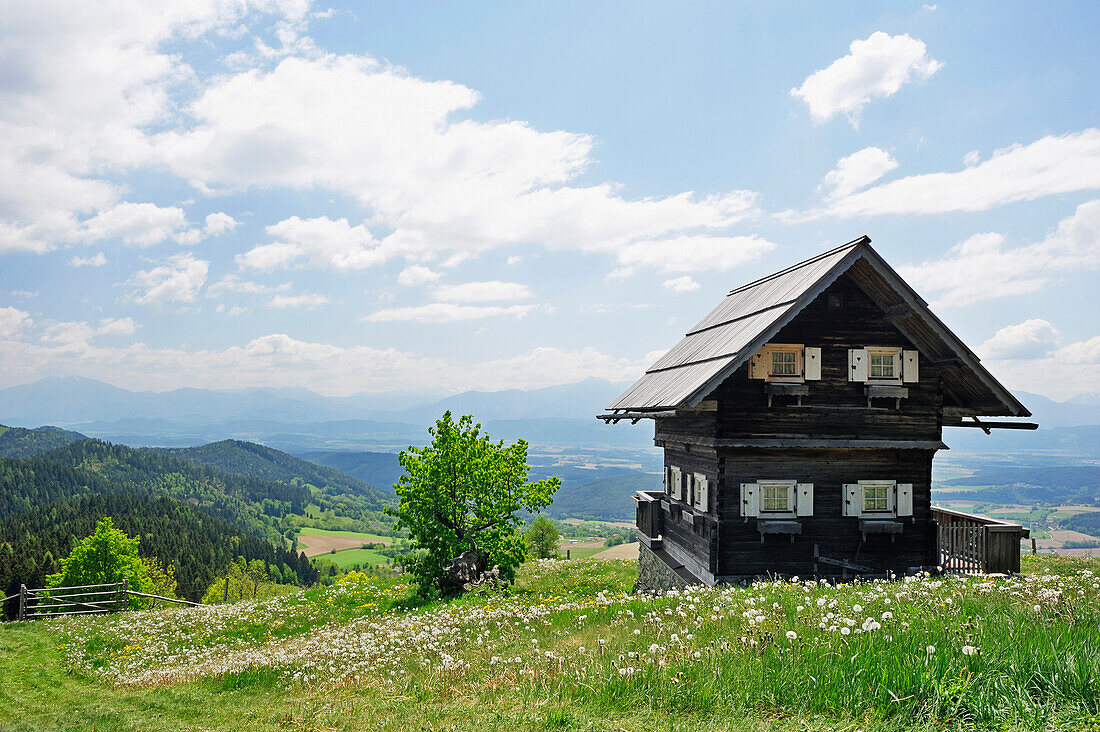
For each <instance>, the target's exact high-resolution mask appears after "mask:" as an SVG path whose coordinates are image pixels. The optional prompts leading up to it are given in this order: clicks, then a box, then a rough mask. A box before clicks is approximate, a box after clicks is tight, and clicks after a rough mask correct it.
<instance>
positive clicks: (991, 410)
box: [608, 236, 1030, 418]
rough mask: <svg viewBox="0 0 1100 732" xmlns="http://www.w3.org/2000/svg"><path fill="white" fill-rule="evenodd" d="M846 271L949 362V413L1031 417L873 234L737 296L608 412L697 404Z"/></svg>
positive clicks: (911, 335) (937, 357) (930, 351)
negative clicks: (890, 262) (876, 246)
mask: <svg viewBox="0 0 1100 732" xmlns="http://www.w3.org/2000/svg"><path fill="white" fill-rule="evenodd" d="M845 273H847V274H848V275H849V276H850V277H851V278H852V279H853V280H854V281H855V282H856V283H857V284H858V285H859V286H860V287H861V288H862V289H863V290H864V291H865V292H866V293H867V294H868V296H869V297H871V299H872V300H874V301H875V302H876V303H877V304H878V305H879V307H881V308H882V309H883V311H884V312H886V313H887V314H888V318H889V319H890V321H891V322H892V323H893V325H894V326H895V327H896V328H897V329H898V330H899V331H901V332H902V334H903V335H905V336H906V338H908V339H909V340H910V341H911V342H912V343H913V345H915V346H916V347H917V348H918V350H919V351H920V352H921V354H922V356H923V357H924V358H926V359H931V360H933V361H935V362H937V363H942V364H945V368H944V369H943V379H944V393H945V412H947V411H948V410H949V409H954V410H956V411H957V414H954V415H952V416H957V417H960V418H961V417H962V416H974V415H984V416H1014V417H1026V416H1030V412H1028V411H1027V409H1026V408H1025V407H1024V406H1023V405H1022V404H1021V403H1020V402H1019V401H1017V400H1016V398H1015V397H1013V396H1012V394H1011V393H1010V392H1009V391H1008V390H1007V389H1006V388H1005V387H1004V386H1002V385H1001V384H1000V383H998V382H997V380H996V379H994V378H993V376H992V375H991V374H990V373H989V372H988V371H987V370H986V369H985V368H984V367H983V366H982V365H981V363H980V360H979V359H978V357H977V356H976V355H974V353H973V352H972V351H971V350H970V349H969V348H967V347H966V345H965V344H964V343H963V342H962V341H961V340H959V338H958V337H957V336H956V335H955V334H954V333H952V332H951V331H950V330H948V328H947V327H946V326H945V325H944V324H943V323H942V322H941V321H940V320H939V318H937V317H936V316H935V315H934V314H933V313H932V311H931V310H929V308H928V303H926V302H925V301H924V300H923V299H921V297H920V296H919V295H917V293H916V292H914V291H913V289H912V288H911V287H909V285H908V284H907V283H906V282H905V281H904V280H902V278H901V277H900V276H899V275H898V274H897V272H895V271H894V270H893V269H892V268H891V267H890V265H888V264H887V263H886V261H885V260H883V259H882V257H881V256H879V254H878V253H877V252H876V251H875V250H874V249H873V248H872V247H871V240H870V239H869V238H867V237H866V236H864V237H860V238H859V239H856V240H854V241H851V242H848V243H847V244H845V245H843V246H840V247H837V248H835V249H832V250H830V251H827V252H825V253H823V254H819V255H818V256H816V257H812V258H810V259H807V260H806V261H804V262H799V263H798V264H796V265H794V266H791V267H788V268H787V269H784V270H782V271H780V272H776V273H775V274H772V275H769V276H767V277H764V278H761V279H759V280H756V281H755V282H750V283H749V284H747V285H744V286H742V287H739V288H737V289H735V290H733V291H732V292H730V293H729V295H728V296H726V298H725V299H724V300H723V301H722V302H720V303H719V304H718V306H717V307H715V308H714V309H713V310H712V311H711V312H710V313H709V314H708V315H707V316H706V317H704V318H703V319H702V320H701V321H699V323H697V324H696V325H695V327H693V328H692V329H691V330H689V331H688V332H687V334H686V335H685V336H684V338H683V339H682V340H681V341H680V342H679V343H677V344H676V345H675V346H673V347H672V349H670V350H669V351H668V352H667V353H666V354H665V355H664V356H662V357H661V358H660V359H658V360H657V362H656V363H654V364H653V365H652V366H650V367H649V368H648V369H646V372H645V374H644V375H643V376H642V378H640V379H639V380H638V381H637V382H635V383H634V385H633V386H631V387H630V388H629V389H627V390H626V391H625V392H624V393H623V394H622V395H621V396H620V397H619V398H618V399H616V400H615V402H614V403H612V404H611V405H610V406H609V407H608V409H609V410H610V411H611V412H632V413H645V412H658V411H667V410H670V409H678V408H680V409H683V408H687V407H693V406H696V405H697V404H698V403H699V402H701V401H702V400H703V399H705V398H706V397H707V395H708V394H710V393H711V392H712V391H714V389H715V388H716V387H717V386H718V385H719V384H721V383H722V382H723V381H724V380H725V379H726V378H727V377H728V376H729V375H730V374H732V373H733V372H734V371H736V370H737V368H738V367H740V366H741V365H742V364H743V363H745V361H747V360H748V359H749V358H750V357H751V356H752V355H753V354H754V353H756V352H757V351H758V350H760V348H761V347H762V346H763V345H764V344H766V343H768V341H769V340H770V339H771V338H772V337H773V336H774V335H775V334H776V333H777V332H778V331H779V330H780V328H782V327H783V326H785V325H786V324H787V323H789V322H790V321H791V320H793V319H794V317H795V316H796V315H798V313H799V312H801V310H802V309H803V308H804V307H806V306H807V305H808V304H809V303H810V302H812V301H813V300H814V298H816V297H817V296H818V295H820V294H821V293H822V292H823V291H824V290H825V289H826V288H827V287H828V286H829V285H831V284H832V283H833V282H834V281H836V279H837V278H838V277H840V276H841V275H843V274H845ZM946 405H950V406H946Z"/></svg>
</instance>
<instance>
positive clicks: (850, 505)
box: [841, 483, 863, 516]
mask: <svg viewBox="0 0 1100 732" xmlns="http://www.w3.org/2000/svg"><path fill="white" fill-rule="evenodd" d="M862 500H863V492H862V491H861V490H860V489H859V483H845V484H844V505H842V506H841V508H842V509H844V510H843V513H844V515H845V516H858V515H859V514H860V513H861V512H862V510H863V506H862V504H861V502H862Z"/></svg>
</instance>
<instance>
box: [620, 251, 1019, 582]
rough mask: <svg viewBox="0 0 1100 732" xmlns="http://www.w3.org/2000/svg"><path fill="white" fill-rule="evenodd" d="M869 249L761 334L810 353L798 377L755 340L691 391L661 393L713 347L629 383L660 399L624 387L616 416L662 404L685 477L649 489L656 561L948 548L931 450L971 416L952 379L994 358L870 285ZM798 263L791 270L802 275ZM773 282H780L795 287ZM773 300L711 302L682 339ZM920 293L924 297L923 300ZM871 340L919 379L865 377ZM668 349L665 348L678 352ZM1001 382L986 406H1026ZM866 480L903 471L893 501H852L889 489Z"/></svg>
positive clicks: (698, 573)
mask: <svg viewBox="0 0 1100 732" xmlns="http://www.w3.org/2000/svg"><path fill="white" fill-rule="evenodd" d="M856 244H857V245H862V246H866V244H865V242H862V241H861V242H857V243H856ZM857 248H858V246H857ZM867 249H869V247H867ZM857 254H858V252H857ZM874 256H875V257H877V255H874ZM809 261H810V262H813V261H814V260H809ZM867 262H868V260H866V259H863V258H859V257H858V256H857V257H849V260H848V261H842V262H840V264H839V265H838V271H836V272H834V273H833V274H832V276H829V277H827V278H826V277H822V281H821V283H820V286H818V287H817V288H816V291H815V290H812V289H811V287H810V286H806V290H807V291H808V295H807V296H805V297H804V303H803V304H801V305H800V306H799V307H798V308H797V309H796V310H792V312H791V314H790V316H789V317H786V318H785V319H783V320H781V321H779V322H778V323H776V325H775V326H774V327H772V330H771V332H768V333H765V334H764V336H763V338H766V340H763V339H761V340H758V341H757V342H755V343H753V344H752V345H751V352H752V353H755V354H757V357H763V356H761V354H764V355H767V354H769V353H770V352H769V351H768V350H767V349H769V348H790V349H792V350H794V351H796V352H798V353H800V354H801V356H800V358H802V359H804V360H807V363H802V362H800V363H802V365H801V369H802V370H801V373H800V374H799V377H798V378H794V377H792V378H790V379H785V378H781V379H772V378H770V377H769V378H762V377H761V374H760V372H759V371H754V370H753V366H752V363H751V361H750V360H748V359H747V357H746V355H745V354H746V353H748V351H747V350H742V351H741V352H740V354H739V355H738V358H739V359H740V360H739V361H736V360H732V359H731V361H730V363H731V368H730V369H729V370H728V373H725V374H723V375H722V376H721V378H720V380H712V382H711V383H709V385H708V386H707V388H706V390H705V391H697V392H696V396H695V397H693V398H692V399H691V400H690V401H684V400H681V403H678V404H677V403H674V402H673V403H669V404H667V405H661V404H660V402H659V400H660V399H661V398H662V396H661V392H660V391H659V390H660V389H664V390H668V389H669V387H668V386H667V384H669V383H670V379H669V372H670V371H672V370H673V369H676V368H699V367H700V366H699V365H700V364H702V365H703V366H704V367H705V363H706V361H707V357H706V354H705V353H701V354H699V355H698V356H697V357H696V359H695V360H694V361H692V362H685V364H684V366H681V365H679V364H675V365H672V366H665V367H662V368H655V369H653V371H652V372H647V377H645V378H643V380H642V381H640V382H639V383H638V384H636V385H635V386H634V387H632V391H631V392H627V394H628V395H632V396H631V398H633V399H638V400H641V399H648V401H647V402H645V406H644V407H639V408H638V409H639V411H634V412H631V411H629V406H630V405H629V404H628V403H624V402H622V400H620V402H619V403H617V404H616V405H615V407H618V408H621V409H622V411H620V412H617V413H613V414H610V415H604V417H605V418H612V419H615V418H628V417H629V418H638V417H649V418H652V419H654V422H655V443H656V444H657V445H658V446H660V447H662V448H663V449H664V454H665V467H666V471H665V475H666V483H668V482H670V481H677V480H678V481H679V482H678V483H677V485H678V486H679V490H676V489H674V488H673V487H672V486H671V485H666V490H665V492H664V493H649V494H647V496H645V500H644V501H640V502H638V506H639V517H640V518H639V527H643V526H644V530H641V529H640V530H639V538H640V539H641V541H642V542H643V544H644V545H645V547H646V548H645V549H643V563H644V562H647V561H648V562H664V563H665V564H667V565H668V566H669V567H670V568H671V569H672V570H674V573H679V575H680V576H683V577H685V578H687V579H686V580H685V581H697V582H703V583H706V584H714V583H716V582H724V581H741V580H747V579H751V578H755V577H761V576H769V575H786V576H792V575H798V576H803V577H811V576H819V577H849V576H853V575H861V576H888V575H890V574H896V575H902V574H905V573H907V572H912V571H918V570H921V569H932V568H935V567H937V566H939V565H940V564H941V563H942V554H941V546H940V541H941V535H940V533H939V529H938V525H937V522H936V520H935V517H934V515H933V507H932V502H931V479H932V460H933V458H934V457H935V454H936V452H937V450H939V449H943V448H944V447H945V446H944V445H943V443H942V442H941V436H942V427H943V425H944V424H956V423H957V422H958V420H959V419H960V416H959V415H960V414H963V413H965V412H966V409H967V404H966V403H965V402H966V400H965V399H960V398H959V394H960V392H961V389H960V388H958V387H956V388H954V389H953V388H952V386H951V384H952V383H955V382H957V383H961V384H966V385H968V388H973V389H975V390H980V389H981V388H984V386H983V384H984V382H983V381H981V380H983V379H987V380H991V378H992V377H988V374H987V373H986V372H985V371H984V369H980V367H979V369H980V372H976V373H973V374H962V375H960V374H959V373H958V371H959V370H960V365H959V362H960V359H959V358H958V357H955V358H945V357H944V356H943V354H944V352H945V351H947V350H949V349H948V347H947V346H941V345H939V344H938V343H937V344H935V346H934V347H933V346H932V345H930V343H929V341H927V340H926V339H924V337H923V335H922V334H923V331H918V329H915V328H914V327H913V326H912V323H913V322H914V320H916V319H917V316H923V315H924V314H923V313H920V312H915V310H914V308H909V309H907V310H902V309H900V308H897V307H896V306H888V305H885V304H884V297H883V295H882V292H885V291H888V290H889V288H887V287H885V286H884V285H882V284H881V283H877V282H876V284H875V286H874V287H871V286H869V285H868V281H869V279H868V278H869V275H868V272H869V271H870V270H871V265H869V264H868V263H867ZM797 267H798V266H796V267H795V268H791V269H790V270H785V271H784V272H782V273H779V274H778V275H776V277H787V278H788V279H789V278H790V277H791V275H790V273H791V272H794V271H795V270H796V269H797ZM796 274H797V273H796ZM759 282H760V283H763V286H764V287H769V286H770V287H771V288H772V289H773V290H779V289H781V288H782V286H784V284H783V283H782V282H779V283H778V284H771V283H769V282H768V280H767V279H765V280H761V281H759ZM757 284H758V283H753V284H752V285H750V286H748V287H754V286H757ZM815 284H816V283H815ZM788 287H789V286H788ZM796 294H797V293H796ZM810 295H812V297H810ZM735 296H738V297H742V298H743V299H748V298H747V297H746V296H745V295H744V294H743V291H737V290H735V291H734V292H733V293H731V296H730V297H731V298H732V297H735ZM759 299H760V298H757V302H754V306H756V307H763V308H764V309H763V310H757V311H753V312H747V313H737V312H733V313H732V314H727V313H722V314H723V316H725V317H727V318H728V319H727V320H726V321H725V322H723V323H720V324H718V325H710V322H713V321H714V320H715V318H714V315H713V314H712V315H711V316H708V318H709V319H710V320H709V321H708V320H707V319H704V321H702V324H701V325H702V327H699V326H697V330H695V331H693V332H691V333H689V334H688V336H686V337H685V341H683V342H682V343H681V344H680V345H678V347H677V348H678V349H681V350H684V351H691V350H696V351H697V350H698V349H699V348H700V347H699V346H698V345H697V344H698V343H699V342H700V341H702V340H703V339H706V338H708V337H709V338H710V340H711V341H716V340H717V339H716V338H715V337H714V336H713V334H711V335H708V333H707V331H708V329H710V328H721V327H726V326H730V331H731V333H732V335H731V336H730V338H732V337H735V336H738V335H739V334H738V333H737V332H736V331H734V328H736V327H738V325H739V321H745V320H748V319H750V318H758V317H759V313H760V312H765V311H766V310H767V309H768V308H769V307H771V308H774V307H777V306H775V305H769V304H768V303H766V302H765V303H763V305H762V306H761V305H760V303H759V302H758V301H759ZM792 302H793V300H792ZM785 304H786V303H785V302H781V303H780V305H785ZM918 304H919V305H920V306H922V307H923V301H920V302H919V303H918ZM720 307H721V306H720ZM715 312H719V309H716V311H715ZM927 315H928V316H929V317H931V318H932V319H933V320H934V316H931V314H930V313H928V314H927ZM922 322H924V321H922ZM933 324H934V325H936V324H938V321H934V323H933ZM899 325H902V327H904V329H905V332H903V330H902V328H900V327H899ZM915 332H916V333H918V335H920V337H919V338H917V339H916V341H917V342H915V341H914V339H913V338H910V337H909V335H912V334H914V333H915ZM907 333H908V334H909V335H907ZM773 344H774V345H773ZM779 344H782V345H779ZM704 345H705V343H704ZM948 346H950V347H951V350H953V352H963V351H965V347H964V346H961V344H954V345H953V344H950V343H948ZM869 347H870V348H884V349H890V348H893V349H898V354H899V357H900V353H905V354H906V358H907V359H909V361H908V362H907V365H906V368H907V369H908V368H912V369H913V370H912V371H907V372H906V375H905V379H904V383H902V378H901V374H900V373H899V374H897V379H896V380H894V381H890V382H889V385H887V382H886V381H885V380H879V382H878V383H874V381H873V380H871V381H868V380H867V379H866V378H864V379H862V380H861V379H858V378H855V379H854V378H853V373H852V369H854V368H856V367H855V366H853V361H852V358H853V356H852V355H851V354H860V353H862V354H863V356H866V355H867V353H868V351H866V349H867V348H869ZM758 348H759V350H758ZM798 349H802V350H801V351H799V350H798ZM675 350H676V349H674V351H675ZM930 351H935V353H932V354H931V355H930V354H929V352H930ZM811 354H812V357H813V359H815V364H814V369H813V370H814V373H813V376H812V377H811V376H810V371H809V366H808V359H810V358H811ZM965 354H969V351H965ZM720 357H722V356H713V357H710V360H712V361H713V360H715V359H716V358H720ZM967 357H968V358H969V357H972V354H969V355H968V356H967ZM669 361H670V359H669V358H668V357H667V356H666V357H665V363H668V362H669ZM685 361H686V360H685ZM863 367H864V368H866V365H864V366H863ZM952 369H954V371H952V372H951V373H950V374H949V373H948V371H950V370H952ZM818 370H819V372H820V373H817V372H818ZM685 373H686V371H685ZM911 377H912V378H911ZM646 378H650V379H651V381H652V383H654V384H656V385H657V386H655V387H653V388H651V392H652V391H653V389H658V391H656V392H654V393H655V394H656V396H654V397H652V398H650V397H649V396H648V395H646V394H645V388H644V387H645V386H646V381H645V379H646ZM993 383H994V384H995V382H993ZM973 384H977V386H971V385H973ZM945 385H946V386H945ZM995 385H996V384H995ZM996 386H997V387H999V388H1000V389H1002V390H1003V387H1000V385H996ZM987 392H988V393H987ZM987 392H982V399H983V401H982V402H981V403H980V405H978V408H979V409H981V410H985V411H980V412H979V411H977V409H975V411H974V412H973V413H975V414H977V413H981V414H989V413H991V412H992V413H997V412H996V410H998V409H1008V410H1010V411H1009V412H1008V413H1010V414H1013V415H1019V414H1023V415H1026V414H1027V412H1026V410H1024V409H1023V407H1022V406H1020V405H1019V403H1018V402H1015V400H1014V399H1011V395H1009V397H1008V400H1004V399H1002V400H1001V402H998V401H997V399H998V398H999V396H998V394H997V393H996V392H993V391H990V390H987ZM685 393H686V392H685ZM1005 393H1007V392H1005ZM990 394H992V396H990ZM1002 403H1007V407H1003V406H1001V404H1002ZM991 405H992V406H991ZM624 407H625V408H624ZM945 407H946V408H947V411H949V412H950V415H949V416H945ZM646 409H648V410H649V411H644V410H646ZM1001 413H1005V412H1001ZM674 471H675V472H674ZM783 481H787V482H789V484H790V487H789V488H788V489H783V488H781V487H777V486H779V482H783ZM861 481H863V482H864V483H867V484H875V483H874V482H875V481H880V482H882V483H883V484H889V485H893V486H894V488H893V490H894V493H893V494H892V496H893V497H892V499H891V500H890V501H889V507H887V506H886V503H885V500H886V499H885V498H884V499H883V501H884V503H883V507H882V510H881V512H879V510H880V509H879V508H878V507H877V506H875V505H874V503H873V502H872V503H863V504H862V506H861V507H859V508H857V509H855V510H853V509H852V508H851V506H852V504H853V502H860V503H862V502H863V501H865V500H870V499H867V498H866V496H867V495H872V496H873V495H875V494H866V493H861V492H859V491H862V490H863V483H861ZM765 484H768V485H769V490H770V491H772V493H770V495H771V496H772V498H770V499H769V500H770V501H771V503H770V504H767V505H770V506H771V507H772V510H771V511H770V512H769V511H768V510H766V509H762V508H761V506H762V505H763V504H760V503H759V501H760V500H761V498H760V495H759V494H760V492H761V486H763V485H765ZM875 485H877V484H875ZM782 490H790V491H792V492H791V493H790V498H789V499H782V498H780V499H776V498H775V496H777V495H779V494H780V493H781V492H782ZM677 493H679V495H677ZM882 495H884V496H885V495H886V494H885V493H883V494H882ZM787 500H789V501H790V504H789V505H788V503H787V502H786V501H787ZM795 501H797V513H796V512H795V505H794V503H795ZM776 506H782V508H781V510H780V509H777V508H776ZM846 506H847V507H848V508H846ZM887 508H889V509H890V510H886V509H887ZM872 510H874V512H873V513H869V511H872ZM643 514H644V517H643ZM643 518H644V522H643ZM662 569H663V567H662ZM651 574H652V573H651ZM658 574H660V573H658ZM665 574H667V573H665ZM662 576H663V575H662ZM670 576H673V577H674V578H675V574H673V575H670ZM652 589H667V588H652Z"/></svg>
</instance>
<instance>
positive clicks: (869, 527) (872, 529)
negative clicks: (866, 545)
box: [859, 516, 905, 543]
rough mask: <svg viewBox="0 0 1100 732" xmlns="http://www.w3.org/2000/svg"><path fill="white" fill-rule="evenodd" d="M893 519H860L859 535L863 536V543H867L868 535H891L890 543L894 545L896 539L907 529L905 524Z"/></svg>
mask: <svg viewBox="0 0 1100 732" xmlns="http://www.w3.org/2000/svg"><path fill="white" fill-rule="evenodd" d="M893 518H894V517H893V516H891V517H889V518H886V517H883V518H875V519H860V521H859V533H860V534H861V535H862V536H863V541H867V535H868V534H889V535H890V542H891V543H893V541H894V537H895V536H896V535H897V534H900V533H901V532H902V530H903V529H904V528H905V525H904V524H902V523H901V522H900V521H894V520H893Z"/></svg>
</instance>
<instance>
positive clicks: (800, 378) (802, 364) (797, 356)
mask: <svg viewBox="0 0 1100 732" xmlns="http://www.w3.org/2000/svg"><path fill="white" fill-rule="evenodd" d="M805 349H806V346H805V345H803V344H801V343H769V344H768V345H766V346H764V352H765V354H766V361H765V363H766V365H767V369H768V373H767V376H765V377H764V381H770V382H772V383H780V384H801V383H803V382H804V381H805V380H806V355H805V353H806V350H805ZM776 353H793V354H794V370H795V373H793V374H774V373H772V366H773V365H774V363H775V361H774V360H773V358H774V356H773V354H776Z"/></svg>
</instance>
